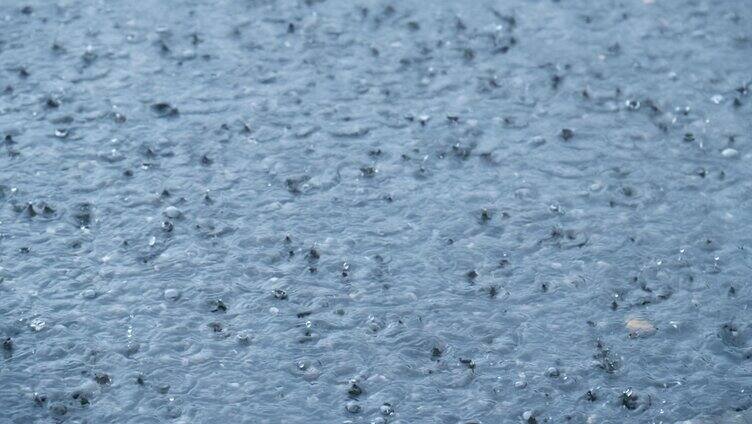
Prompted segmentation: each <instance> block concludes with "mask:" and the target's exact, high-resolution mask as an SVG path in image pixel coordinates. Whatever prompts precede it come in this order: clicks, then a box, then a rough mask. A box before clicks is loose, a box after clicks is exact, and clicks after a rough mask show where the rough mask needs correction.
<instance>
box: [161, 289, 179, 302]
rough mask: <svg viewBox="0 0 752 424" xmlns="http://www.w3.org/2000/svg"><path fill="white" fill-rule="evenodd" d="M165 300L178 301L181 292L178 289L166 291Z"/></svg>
mask: <svg viewBox="0 0 752 424" xmlns="http://www.w3.org/2000/svg"><path fill="white" fill-rule="evenodd" d="M164 298H165V299H167V300H172V301H175V300H178V299H179V298H180V292H179V291H177V290H176V289H166V290H165V291H164Z"/></svg>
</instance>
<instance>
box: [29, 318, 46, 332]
mask: <svg viewBox="0 0 752 424" xmlns="http://www.w3.org/2000/svg"><path fill="white" fill-rule="evenodd" d="M45 325H46V323H45V322H44V320H42V319H41V318H34V319H33V320H31V322H30V323H29V327H31V329H32V330H34V331H42V329H43V328H44V327H45Z"/></svg>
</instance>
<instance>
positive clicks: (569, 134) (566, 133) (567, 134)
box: [559, 128, 574, 141]
mask: <svg viewBox="0 0 752 424" xmlns="http://www.w3.org/2000/svg"><path fill="white" fill-rule="evenodd" d="M559 136H560V137H561V138H562V139H563V140H564V141H569V140H571V139H572V138H573V137H574V131H572V130H571V129H569V128H564V129H562V130H561V133H559Z"/></svg>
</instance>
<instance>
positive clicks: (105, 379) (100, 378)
mask: <svg viewBox="0 0 752 424" xmlns="http://www.w3.org/2000/svg"><path fill="white" fill-rule="evenodd" d="M94 381H96V382H97V384H99V385H102V386H103V385H107V384H110V383H112V379H111V378H110V376H109V375H108V374H105V373H96V374H94Z"/></svg>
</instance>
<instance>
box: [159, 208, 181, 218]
mask: <svg viewBox="0 0 752 424" xmlns="http://www.w3.org/2000/svg"><path fill="white" fill-rule="evenodd" d="M162 213H163V214H164V215H165V216H166V217H168V218H173V219H175V218H179V217H180V216H181V215H182V214H183V213H182V212H181V211H180V209H178V208H176V207H175V206H168V207H166V208H165V210H164V211H163V212H162Z"/></svg>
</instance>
